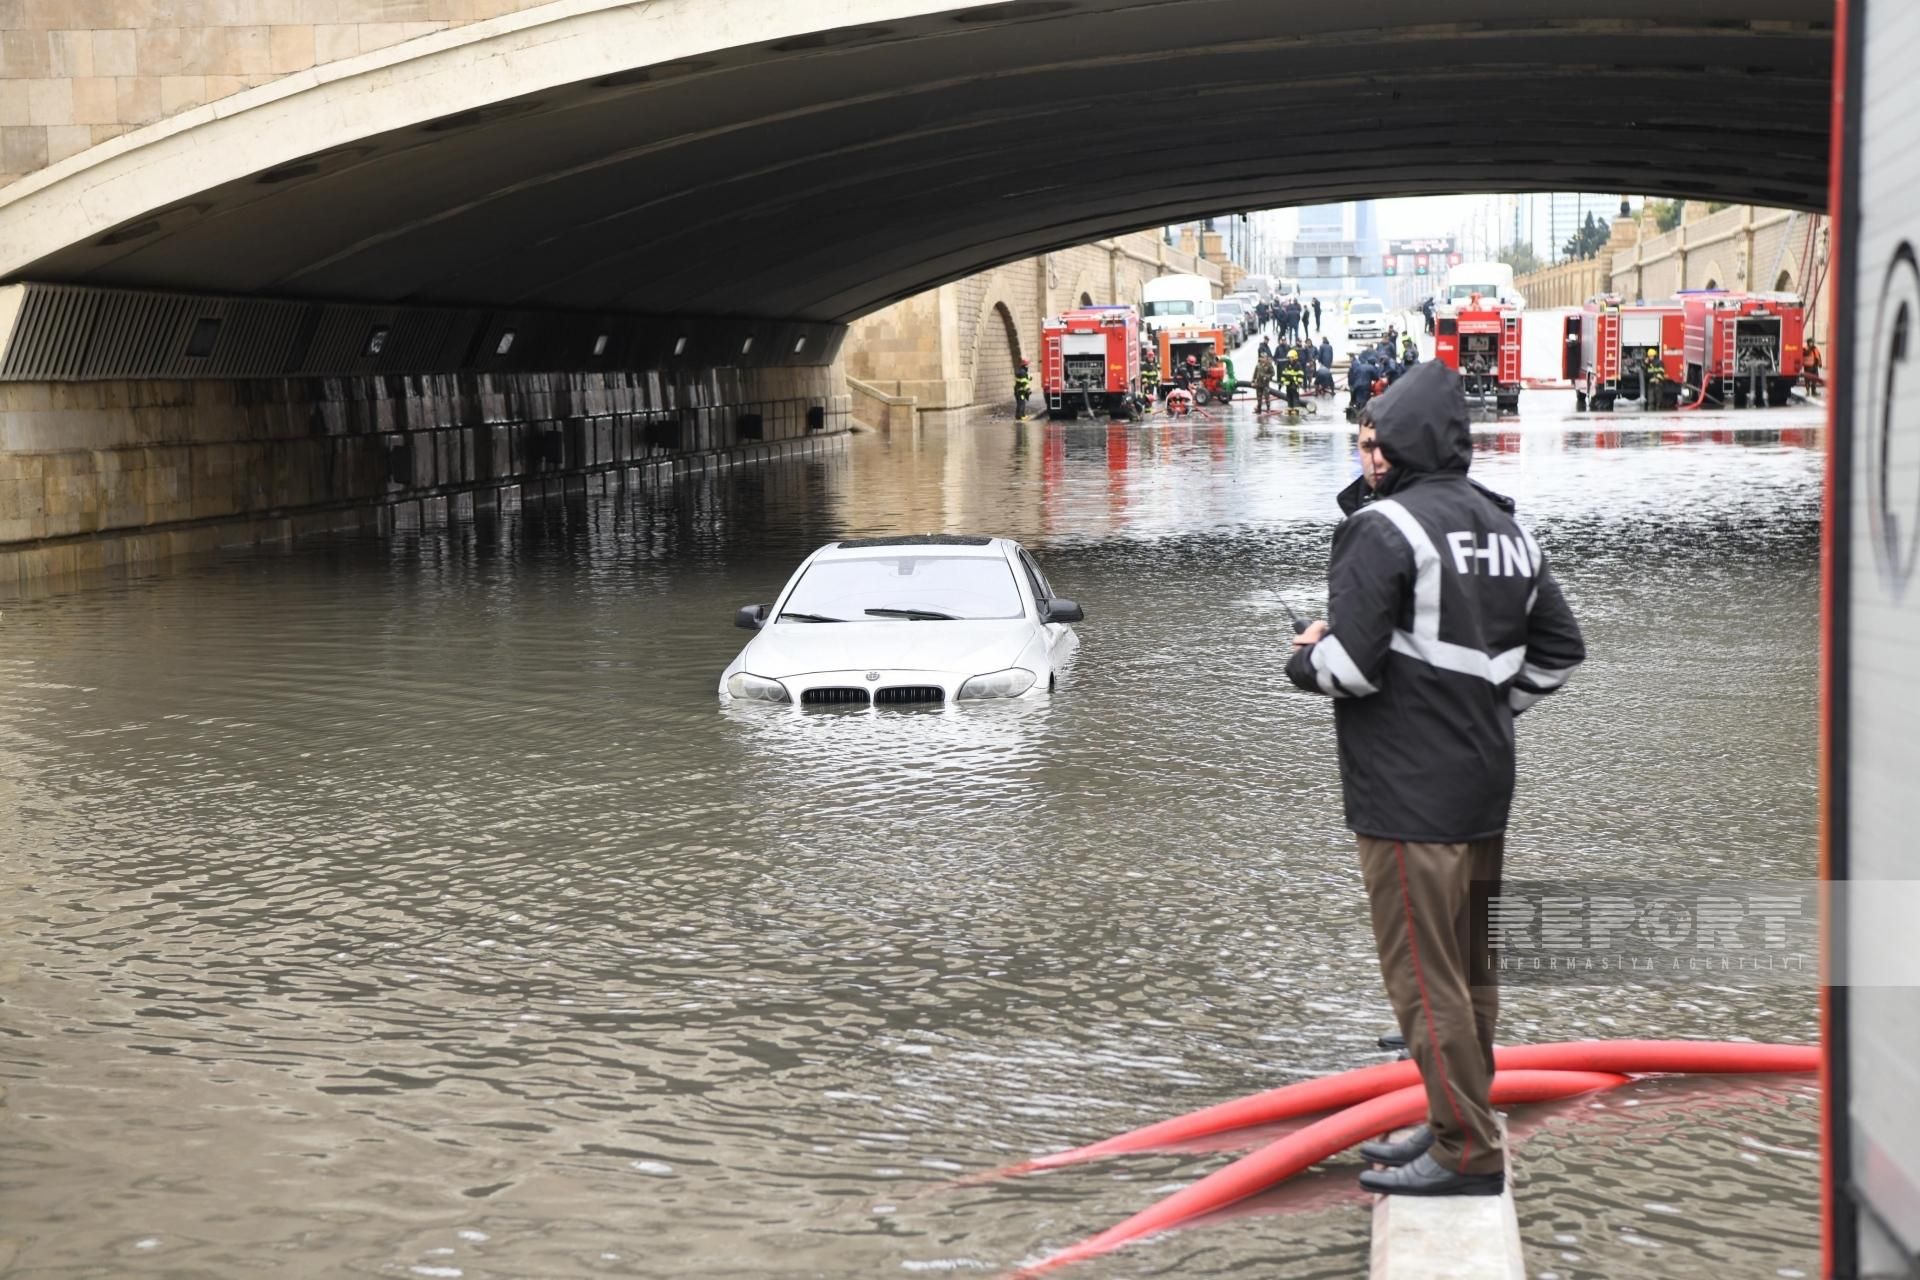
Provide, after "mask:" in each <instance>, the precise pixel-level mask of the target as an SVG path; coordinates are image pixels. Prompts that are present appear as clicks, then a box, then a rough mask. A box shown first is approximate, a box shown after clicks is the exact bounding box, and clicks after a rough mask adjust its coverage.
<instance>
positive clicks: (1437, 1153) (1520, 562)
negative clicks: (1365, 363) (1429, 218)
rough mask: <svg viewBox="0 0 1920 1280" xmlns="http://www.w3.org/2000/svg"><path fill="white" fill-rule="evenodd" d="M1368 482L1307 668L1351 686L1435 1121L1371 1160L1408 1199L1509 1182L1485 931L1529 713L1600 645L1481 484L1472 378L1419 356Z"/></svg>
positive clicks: (1368, 444)
mask: <svg viewBox="0 0 1920 1280" xmlns="http://www.w3.org/2000/svg"><path fill="white" fill-rule="evenodd" d="M1360 422H1361V428H1360V449H1361V471H1362V476H1361V479H1360V480H1359V481H1358V482H1356V484H1355V485H1354V486H1352V487H1350V488H1349V489H1348V490H1347V491H1346V492H1344V493H1342V494H1341V495H1340V499H1341V508H1342V509H1343V510H1344V511H1346V512H1347V518H1346V520H1344V521H1343V522H1342V523H1341V524H1340V526H1339V528H1338V529H1337V530H1336V531H1335V532H1334V535H1333V554H1332V558H1331V562H1330V564H1329V566H1328V600H1327V616H1328V618H1330V619H1331V624H1329V623H1327V622H1315V623H1313V624H1312V625H1311V626H1309V627H1308V628H1307V629H1306V630H1305V631H1304V632H1303V633H1302V634H1301V635H1300V636H1299V637H1298V638H1297V640H1296V642H1295V643H1296V645H1297V647H1296V648H1295V650H1294V653H1293V657H1292V660H1291V661H1289V662H1288V663H1287V675H1288V677H1289V678H1290V679H1291V680H1292V681H1293V682H1294V683H1295V684H1297V685H1299V686H1300V687H1301V688H1303V689H1306V690H1309V691H1310V692H1314V693H1324V694H1327V695H1329V696H1331V697H1332V698H1333V699H1334V729H1335V732H1336V735H1337V737H1338V740H1339V747H1340V781H1341V787H1342V791H1343V794H1344V798H1345V807H1346V819H1347V825H1348V826H1349V827H1351V828H1352V829H1353V832H1354V835H1355V836H1356V838H1357V841H1358V844H1359V848H1360V867H1361V872H1362V874H1363V876H1364V878H1365V880H1366V885H1367V898H1368V902H1369V904H1370V908H1371V914H1372V917H1373V934H1374V941H1375V943H1376V944H1377V946H1378V948H1379V953H1380V971H1381V976H1382V977H1383V978H1384V979H1385V981H1386V987H1387V994H1388V996H1389V998H1390V999H1391V1000H1392V1002H1393V1010H1394V1014H1395V1016H1396V1017H1397V1018H1398V1020H1399V1023H1400V1030H1401V1032H1402V1033H1403V1034H1404V1035H1405V1036H1406V1038H1407V1048H1408V1050H1409V1051H1410V1052H1411V1053H1412V1055H1413V1058H1414V1061H1415V1062H1416V1063H1417V1064H1418V1065H1419V1068H1420V1077H1421V1080H1422V1081H1423V1083H1424V1084H1425V1086H1426V1092H1427V1123H1426V1124H1425V1125H1424V1126H1422V1127H1421V1128H1420V1129H1417V1130H1415V1131H1414V1133H1413V1135H1412V1136H1411V1137H1409V1138H1407V1139H1405V1140H1403V1141H1400V1142H1396V1143H1369V1144H1366V1145H1365V1146H1363V1147H1362V1148H1361V1150H1362V1152H1363V1154H1365V1155H1366V1156H1368V1157H1369V1158H1370V1159H1372V1160H1374V1161H1375V1162H1377V1163H1381V1164H1386V1165H1390V1166H1394V1167H1391V1168H1389V1169H1386V1170H1384V1171H1369V1172H1367V1173H1364V1174H1362V1175H1361V1176H1360V1182H1361V1185H1362V1186H1365V1187H1367V1188H1368V1189H1370V1190H1374V1191H1381V1192H1386V1193H1389V1194H1404V1195H1496V1194H1498V1193H1499V1192H1500V1190H1501V1189H1502V1188H1503V1187H1504V1185H1505V1178H1506V1172H1505V1171H1506V1154H1505V1152H1504V1151H1503V1150H1502V1147H1501V1140H1500V1131H1499V1128H1498V1126H1497V1124H1496V1122H1495V1119H1494V1115H1493V1109H1492V1106H1491V1104H1490V1101H1489V1092H1490V1090H1491V1087H1492V1083H1493V1032H1494V1021H1495V1017H1496V1014H1497V1012H1498V1007H1499V1004H1498V1002H1499V989H1498V987H1497V985H1496V984H1495V975H1494V974H1493V972H1492V971H1491V969H1490V967H1489V966H1488V964H1487V959H1486V953H1485V940H1484V937H1483V938H1481V939H1478V940H1475V939H1474V938H1473V937H1472V934H1473V930H1472V928H1471V916H1470V911H1471V901H1472V888H1473V883H1474V882H1475V881H1476V880H1480V881H1491V882H1494V883H1498V881H1499V879H1500V870H1501V860H1502V856H1503V852H1504V841H1505V835H1506V829H1507V810H1508V807H1509V805H1510V804H1511V803H1512V800H1513V785H1514V734H1513V721H1514V717H1515V716H1517V715H1519V714H1520V713H1521V712H1523V711H1525V710H1526V709H1527V708H1528V707H1530V706H1532V705H1533V704H1534V703H1535V702H1537V701H1539V700H1540V699H1541V698H1543V697H1545V696H1546V695H1547V694H1549V693H1552V692H1553V691H1554V690H1556V689H1558V688H1559V687H1560V686H1561V685H1563V684H1564V683H1566V680H1567V677H1568V676H1570V675H1571V674H1573V669H1574V668H1575V667H1576V666H1578V665H1579V664H1580V662H1581V661H1582V660H1583V659H1584V658H1585V656H1586V648H1585V646H1584V644H1583V643H1582V641H1581V638H1580V628H1579V626H1578V624H1577V623H1575V621H1574V618H1573V613H1572V611H1571V610H1570V609H1568V608H1567V603H1566V600H1565V599H1564V598H1563V597H1562V596H1561V594H1560V588H1559V585H1558V584H1557V583H1555V581H1554V578H1553V575H1552V574H1551V573H1550V572H1548V570H1547V566H1546V561H1545V559H1544V558H1543V557H1542V556H1541V554H1540V548H1539V545H1538V544H1537V543H1536V542H1535V541H1534V539H1533V535H1532V534H1530V533H1528V532H1527V530H1526V529H1525V528H1523V527H1522V526H1521V525H1520V524H1518V523H1517V522H1516V521H1515V520H1514V518H1513V503H1512V502H1511V501H1509V500H1508V499H1506V498H1503V497H1501V496H1500V495H1498V494H1495V493H1493V492H1491V491H1490V490H1487V489H1483V488H1481V487H1480V486H1479V485H1477V484H1475V483H1474V482H1473V481H1471V480H1469V479H1468V478H1467V468H1468V465H1469V464H1470V463H1471V462H1472V459H1473V442H1472V439H1471V437H1470V435H1469V433H1468V429H1467V402H1466V395H1465V393H1464V391H1463V390H1462V388H1461V383H1460V376H1459V375H1458V374H1456V373H1454V372H1453V371H1452V370H1451V369H1449V368H1447V367H1446V366H1445V365H1443V364H1441V363H1439V362H1438V361H1426V362H1423V363H1421V364H1419V365H1416V366H1415V367H1414V368H1413V369H1411V370H1409V371H1408V372H1407V373H1406V375H1405V376H1404V377H1402V378H1401V379H1400V380H1399V382H1398V383H1396V384H1395V385H1394V387H1393V389H1392V390H1391V391H1388V392H1385V393H1383V394H1381V395H1379V396H1376V397H1374V399H1373V400H1372V401H1370V402H1369V403H1368V404H1367V406H1366V409H1365V410H1364V411H1363V413H1362V414H1361V418H1360Z"/></svg>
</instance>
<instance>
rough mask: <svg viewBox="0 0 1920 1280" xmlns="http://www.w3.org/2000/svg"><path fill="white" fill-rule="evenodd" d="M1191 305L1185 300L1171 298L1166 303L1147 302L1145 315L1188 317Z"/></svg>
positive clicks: (1191, 311) (1190, 312)
mask: <svg viewBox="0 0 1920 1280" xmlns="http://www.w3.org/2000/svg"><path fill="white" fill-rule="evenodd" d="M1193 313H1194V312H1193V303H1192V301H1191V300H1189V299H1186V298H1172V299H1169V300H1168V301H1166V302H1149V303H1148V304H1147V314H1148V315H1150V316H1190V315H1192V314H1193Z"/></svg>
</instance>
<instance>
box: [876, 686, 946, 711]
mask: <svg viewBox="0 0 1920 1280" xmlns="http://www.w3.org/2000/svg"><path fill="white" fill-rule="evenodd" d="M873 700H874V701H875V702H884V703H892V704H894V705H896V706H897V705H899V704H901V703H909V702H945V701H946V700H947V691H946V690H945V689H942V688H941V687H940V686H939V685H937V684H896V685H892V686H890V687H888V688H885V689H881V690H879V691H878V692H876V693H875V694H874V695H873Z"/></svg>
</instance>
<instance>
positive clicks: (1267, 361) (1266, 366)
mask: <svg viewBox="0 0 1920 1280" xmlns="http://www.w3.org/2000/svg"><path fill="white" fill-rule="evenodd" d="M1273 375H1274V368H1273V352H1271V351H1269V350H1268V349H1267V344H1266V343H1264V342H1263V343H1261V344H1260V359H1259V360H1258V361H1257V362H1256V363H1255V364H1254V366H1253V411H1254V412H1255V413H1265V412H1266V411H1267V410H1268V409H1271V408H1272V407H1273Z"/></svg>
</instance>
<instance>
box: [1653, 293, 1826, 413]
mask: <svg viewBox="0 0 1920 1280" xmlns="http://www.w3.org/2000/svg"><path fill="white" fill-rule="evenodd" d="M1680 304H1681V306H1682V307H1683V308H1685V311H1686V362H1687V367H1686V378H1687V385H1688V386H1689V387H1693V388H1695V389H1697V391H1698V392H1699V394H1701V395H1703V396H1705V397H1706V399H1707V400H1709V401H1711V402H1713V403H1716V404H1720V405H1733V406H1734V407H1736V408H1747V407H1749V406H1751V407H1752V408H1755V409H1757V408H1759V407H1761V406H1762V405H1767V404H1771V405H1782V404H1785V403H1786V402H1787V397H1788V396H1790V395H1792V394H1793V384H1794V383H1795V382H1797V381H1799V379H1800V349H1801V346H1802V344H1804V342H1805V341H1806V328H1807V309H1806V305H1805V303H1803V302H1802V301H1801V299H1800V298H1799V297H1797V296H1796V295H1794V294H1790V293H1727V292H1723V291H1720V290H1715V291H1713V292H1707V293H1683V294H1681V295H1680Z"/></svg>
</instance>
